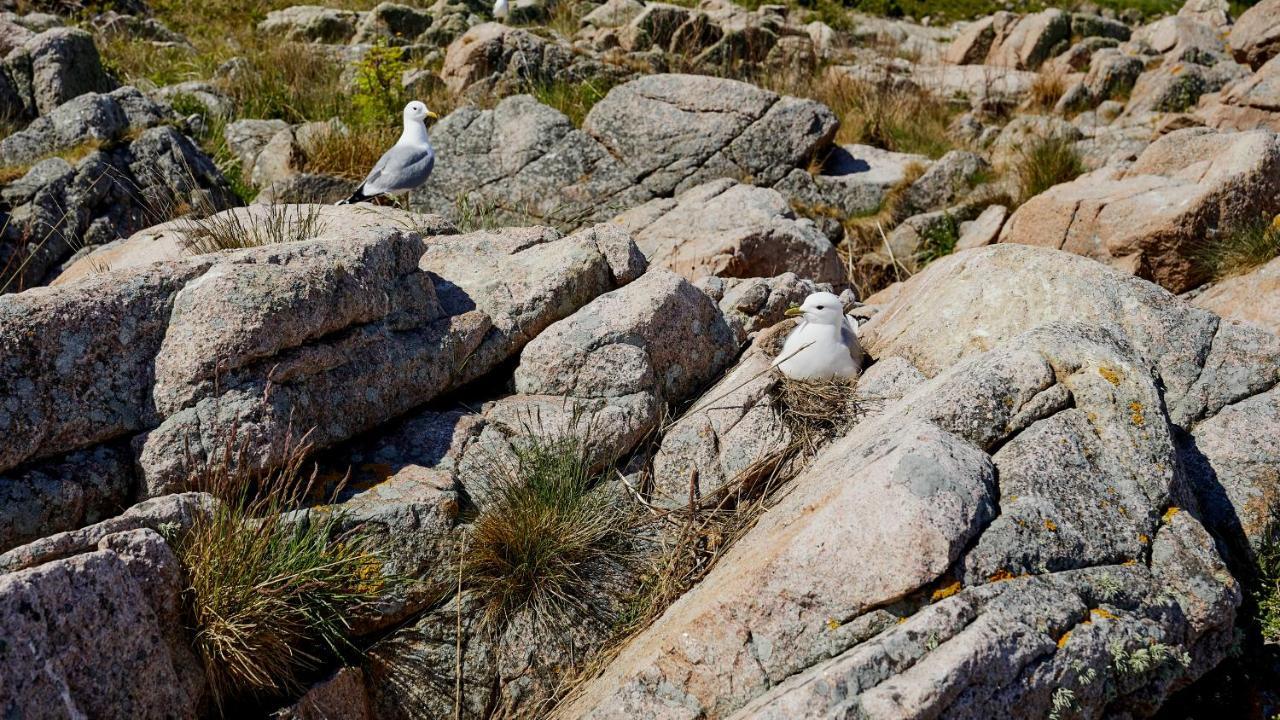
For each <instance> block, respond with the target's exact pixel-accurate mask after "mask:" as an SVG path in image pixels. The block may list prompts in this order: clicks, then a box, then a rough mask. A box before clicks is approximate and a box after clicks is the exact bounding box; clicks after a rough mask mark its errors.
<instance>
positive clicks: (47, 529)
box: [0, 446, 134, 552]
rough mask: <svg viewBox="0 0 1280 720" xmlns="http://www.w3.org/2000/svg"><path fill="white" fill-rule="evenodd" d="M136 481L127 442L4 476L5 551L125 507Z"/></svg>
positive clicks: (0, 534)
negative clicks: (125, 444)
mask: <svg viewBox="0 0 1280 720" xmlns="http://www.w3.org/2000/svg"><path fill="white" fill-rule="evenodd" d="M133 486H134V477H133V458H132V456H131V455H130V453H129V452H128V450H127V449H126V448H121V447H110V446H102V447H98V448H94V449H93V450H88V451H80V452H75V453H71V454H69V455H66V456H63V457H61V458H58V459H57V460H54V461H48V462H43V463H36V464H34V465H32V466H30V467H27V468H24V469H23V470H21V471H19V472H16V473H11V474H9V475H8V477H4V478H0V552H3V551H5V550H8V549H10V548H12V547H14V546H17V545H21V544H23V543H26V542H30V541H32V540H35V539H37V538H40V537H44V536H46V535H52V534H54V533H58V532H62V531H64V530H71V529H74V528H78V527H82V526H84V525H87V524H89V523H94V522H97V521H99V520H102V519H103V518H106V517H110V516H112V515H115V514H117V513H119V512H120V511H121V510H123V509H124V505H126V504H127V502H128V499H129V498H130V496H131V495H132V492H133Z"/></svg>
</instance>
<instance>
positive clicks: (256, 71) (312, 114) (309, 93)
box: [223, 40, 398, 123]
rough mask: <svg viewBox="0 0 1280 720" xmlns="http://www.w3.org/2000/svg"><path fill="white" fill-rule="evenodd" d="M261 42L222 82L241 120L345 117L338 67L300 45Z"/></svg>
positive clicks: (307, 47)
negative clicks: (244, 118)
mask: <svg viewBox="0 0 1280 720" xmlns="http://www.w3.org/2000/svg"><path fill="white" fill-rule="evenodd" d="M260 42H261V44H257V45H255V46H253V47H251V48H249V49H248V51H246V52H245V53H244V54H243V55H241V56H240V57H243V58H244V63H243V66H242V67H240V68H238V69H237V70H236V71H235V72H234V73H232V74H231V76H230V77H229V78H227V79H225V80H224V81H223V85H224V90H226V92H227V94H228V95H230V97H231V99H232V100H233V101H235V104H236V107H237V109H238V111H239V116H240V117H249V118H263V119H272V118H278V119H281V120H284V121H286V122H290V123H299V122H306V121H308V120H315V119H320V118H329V117H335V116H343V115H345V114H347V113H346V112H344V111H345V110H347V109H348V107H347V99H348V96H349V93H348V92H347V90H346V88H345V87H344V86H343V84H342V69H343V68H342V65H341V64H340V63H338V62H335V61H333V60H331V59H329V58H328V57H325V56H324V55H321V54H320V53H319V52H317V51H316V50H315V49H314V48H311V47H309V46H307V45H304V44H301V43H291V42H285V43H267V42H266V41H265V40H264V41H260ZM397 81H398V78H397Z"/></svg>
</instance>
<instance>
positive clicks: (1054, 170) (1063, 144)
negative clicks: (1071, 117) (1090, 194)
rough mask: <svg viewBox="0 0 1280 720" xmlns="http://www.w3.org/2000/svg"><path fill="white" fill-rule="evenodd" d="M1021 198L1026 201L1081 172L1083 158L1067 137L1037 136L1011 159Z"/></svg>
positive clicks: (1021, 200)
mask: <svg viewBox="0 0 1280 720" xmlns="http://www.w3.org/2000/svg"><path fill="white" fill-rule="evenodd" d="M1013 170H1014V173H1015V175H1016V177H1017V179H1018V193H1019V199H1020V202H1026V201H1027V200H1030V199H1031V198H1033V197H1035V196H1036V195H1039V194H1040V193H1042V192H1044V191H1045V190H1048V189H1049V188H1051V187H1053V186H1054V185H1058V184H1061V183H1065V182H1070V181H1072V180H1074V179H1076V178H1077V177H1079V176H1080V175H1081V174H1082V173H1084V170H1085V167H1084V161H1083V160H1081V159H1080V153H1078V152H1076V149H1075V146H1074V145H1073V144H1072V142H1071V141H1070V140H1067V139H1066V138H1062V137H1058V136H1049V137H1044V138H1037V139H1035V140H1032V141H1030V142H1029V143H1027V145H1026V146H1025V147H1024V148H1023V149H1022V150H1020V151H1019V152H1018V153H1017V155H1016V157H1015V159H1014V168H1013Z"/></svg>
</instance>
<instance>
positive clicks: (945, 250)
mask: <svg viewBox="0 0 1280 720" xmlns="http://www.w3.org/2000/svg"><path fill="white" fill-rule="evenodd" d="M922 240H923V242H922V243H921V245H920V253H919V256H918V262H919V265H920V267H924V266H925V265H928V264H929V263H931V262H933V261H934V260H937V259H938V258H941V257H946V256H947V255H950V254H951V253H953V252H955V251H956V243H957V242H959V241H960V224H959V223H957V222H956V219H955V218H954V217H953V216H952V215H951V214H950V213H943V215H942V219H941V220H940V221H938V222H935V223H932V224H930V225H929V227H927V228H925V231H924V237H923V238H922Z"/></svg>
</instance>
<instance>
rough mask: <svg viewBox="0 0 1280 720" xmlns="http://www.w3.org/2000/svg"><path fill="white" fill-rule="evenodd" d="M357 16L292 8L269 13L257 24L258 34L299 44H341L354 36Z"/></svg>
mask: <svg viewBox="0 0 1280 720" xmlns="http://www.w3.org/2000/svg"><path fill="white" fill-rule="evenodd" d="M359 19H360V16H359V14H358V13H355V12H352V11H350V10H338V9H334V8H326V7H320V6H318V5H295V6H293V7H288V8H285V9H283V10H272V11H271V12H269V13H267V17H266V19H265V20H263V21H262V22H260V23H258V32H261V33H263V34H265V35H269V36H271V37H276V38H283V39H285V40H293V41H301V42H321V43H345V42H348V41H350V40H351V38H352V37H354V36H355V34H356V24H357V23H358V22H359Z"/></svg>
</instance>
